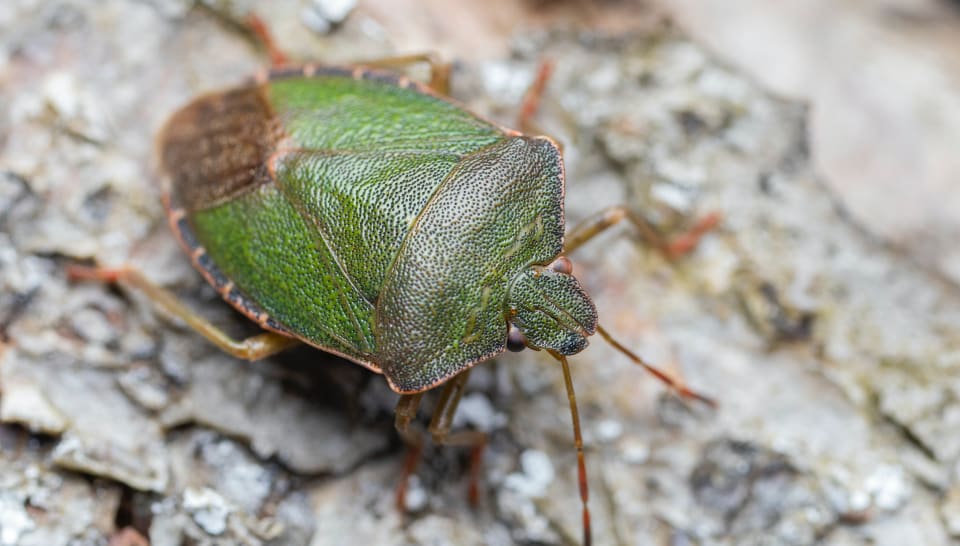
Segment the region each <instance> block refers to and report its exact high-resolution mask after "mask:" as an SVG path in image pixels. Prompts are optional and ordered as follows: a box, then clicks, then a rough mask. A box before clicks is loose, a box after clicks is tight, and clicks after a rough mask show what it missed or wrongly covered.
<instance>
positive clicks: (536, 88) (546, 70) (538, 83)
mask: <svg viewBox="0 0 960 546" xmlns="http://www.w3.org/2000/svg"><path fill="white" fill-rule="evenodd" d="M551 74H553V61H551V60H550V59H543V60H542V61H540V66H539V67H538V68H537V75H536V77H535V78H534V79H533V83H531V84H530V87H528V88H527V92H526V93H525V94H524V95H523V102H522V103H521V104H520V112H519V113H518V114H517V129H520V130H521V131H522V132H524V133H540V132H541V131H540V130H539V129H538V128H537V126H536V125H534V123H533V121H532V120H533V116H534V115H536V113H537V110H539V109H540V101H541V100H542V99H543V93H544V90H546V88H547V82H548V81H549V80H550V75H551Z"/></svg>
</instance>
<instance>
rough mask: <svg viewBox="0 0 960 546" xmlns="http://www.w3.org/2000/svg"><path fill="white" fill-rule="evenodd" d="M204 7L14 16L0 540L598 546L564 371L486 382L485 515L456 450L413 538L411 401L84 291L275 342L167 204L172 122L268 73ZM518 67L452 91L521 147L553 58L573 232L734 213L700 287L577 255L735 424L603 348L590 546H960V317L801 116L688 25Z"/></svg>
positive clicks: (652, 258)
mask: <svg viewBox="0 0 960 546" xmlns="http://www.w3.org/2000/svg"><path fill="white" fill-rule="evenodd" d="M213 4H215V3H213ZM271 6H272V7H271V11H270V12H267V13H264V14H263V15H265V16H266V17H267V22H268V24H271V25H276V26H278V27H283V28H287V27H289V26H291V25H292V26H297V25H299V23H298V21H300V19H299V17H300V14H299V13H298V10H299V9H300V7H301V6H300V4H299V3H298V2H293V1H291V2H275V3H271ZM273 6H275V7H273ZM235 7H236V6H235ZM188 8H189V6H188V3H187V2H183V3H179V4H178V3H166V2H156V3H153V2H141V1H133V0H109V1H105V2H80V1H75V2H66V1H65V2H55V3H34V2H25V1H24V2H21V1H19V0H16V1H13V2H6V3H4V4H3V6H2V7H0V104H3V105H4V108H3V109H2V110H0V421H3V424H0V544H2V545H4V546H5V545H6V544H18V545H34V544H35V545H44V546H47V545H51V544H66V543H68V542H71V541H72V543H74V544H86V543H89V544H98V543H103V541H104V540H105V539H107V538H108V537H110V536H113V535H114V534H116V533H117V532H118V530H119V528H121V527H132V528H134V529H137V530H138V531H139V532H140V533H142V534H144V535H145V536H146V537H147V538H148V539H149V540H150V541H151V543H152V544H155V545H163V544H180V543H182V542H189V541H197V542H201V543H202V542H204V541H207V540H210V539H217V540H220V541H221V542H223V543H230V544H233V543H238V544H265V543H270V544H291V545H293V544H312V545H314V546H319V545H324V544H343V543H367V544H428V543H437V542H440V543H451V544H511V543H546V544H568V543H575V542H576V541H577V540H578V537H579V536H580V529H579V524H580V519H579V497H578V495H577V490H576V487H577V485H576V474H575V454H574V450H573V448H572V441H571V431H570V425H569V420H570V418H569V415H568V413H567V407H566V397H565V394H564V392H563V385H562V376H561V373H560V370H559V368H558V367H557V365H556V364H555V363H554V362H552V361H551V360H550V359H549V358H547V357H546V356H545V355H542V354H538V353H533V352H527V353H521V354H519V355H506V356H503V357H500V358H498V360H497V362H490V363H485V364H482V365H480V366H478V368H477V369H476V371H475V372H474V374H473V375H472V377H471V381H470V383H469V385H468V393H467V395H466V396H465V398H464V401H463V403H462V404H461V408H460V410H461V411H460V414H459V419H458V422H457V424H456V426H457V427H460V426H472V427H476V428H479V429H482V430H486V431H488V432H489V433H490V435H491V443H490V445H489V447H488V449H487V450H486V454H485V463H484V471H483V475H484V480H483V483H482V487H481V489H482V494H481V503H480V505H479V507H477V508H471V507H470V506H469V505H468V504H467V502H466V485H467V464H468V461H467V454H466V453H464V452H463V450H460V449H457V448H442V449H440V448H437V449H428V450H427V453H426V456H425V458H424V461H423V462H422V463H421V465H420V467H419V469H418V470H417V472H416V475H415V476H414V477H413V478H412V480H411V488H410V491H409V493H408V497H407V504H408V506H409V507H410V514H409V515H408V516H406V517H403V516H401V514H399V513H398V512H397V511H396V510H395V508H394V504H393V490H394V487H395V485H396V482H397V479H398V476H399V473H400V469H401V467H402V464H403V450H402V445H401V443H400V441H399V440H398V439H397V438H396V437H395V435H394V433H393V431H392V406H393V404H394V403H395V401H396V398H395V395H393V394H392V393H390V392H389V389H388V388H387V386H386V384H385V383H384V381H383V379H382V377H379V376H374V375H372V374H369V373H368V372H366V371H365V370H363V369H361V368H359V367H358V366H355V365H351V364H347V363H343V362H340V361H337V360H336V359H334V358H332V357H329V356H326V355H323V354H322V353H318V352H316V351H312V350H309V349H304V350H295V351H291V352H290V353H288V354H285V355H281V356H279V357H277V358H273V359H270V360H268V361H264V362H259V363H255V364H248V363H243V362H238V361H236V360H234V359H232V358H230V357H228V356H225V355H222V354H220V353H218V352H217V351H216V350H215V349H214V348H212V347H210V346H209V345H208V344H207V343H206V342H204V341H203V340H202V339H200V338H199V337H197V336H196V335H193V334H191V333H190V332H188V331H185V330H184V329H183V328H182V327H181V326H180V325H177V324H174V323H171V322H170V321H168V320H166V319H164V318H163V317H161V316H159V314H158V313H156V312H155V310H154V309H153V308H152V307H151V305H150V304H149V302H147V301H145V300H144V299H143V298H142V297H141V296H140V295H138V294H136V293H132V292H126V291H123V290H120V291H117V290H113V289H111V288H109V287H106V286H101V285H98V284H91V283H70V282H68V281H67V279H66V275H65V268H66V266H67V265H68V264H70V263H73V262H76V261H81V260H96V261H98V262H100V263H102V264H106V265H110V264H119V263H125V262H129V263H132V264H134V265H136V266H137V267H140V268H142V269H143V270H145V271H146V273H147V274H148V275H149V276H150V277H151V278H153V279H155V280H156V281H157V282H160V283H162V284H164V285H166V286H168V287H170V288H171V289H173V290H175V291H177V292H178V293H179V294H181V295H182V296H183V297H184V298H185V299H186V301H187V302H188V303H189V304H190V305H191V306H193V307H194V308H196V309H198V310H199V311H200V312H201V313H202V314H203V315H204V316H206V317H208V318H210V319H211V320H213V321H215V322H216V323H218V324H222V325H224V327H226V328H227V329H228V330H229V331H231V332H232V333H235V334H236V335H238V336H239V335H243V334H246V333H250V332H253V331H255V329H253V328H251V327H250V325H249V324H247V323H246V322H244V320H243V319H242V318H241V317H239V316H237V315H236V314H235V313H233V312H232V311H231V310H230V309H229V308H228V306H227V305H225V304H223V303H222V302H221V301H220V300H219V299H218V298H217V296H216V294H214V293H213V292H212V291H211V290H210V289H209V288H208V287H206V286H205V284H204V282H203V280H202V279H201V278H200V276H199V275H198V274H197V273H195V272H194V271H193V270H192V269H191V267H190V265H189V260H188V258H187V257H186V256H184V255H182V253H181V252H180V250H179V249H178V248H177V245H176V242H175V241H174V238H173V236H172V235H171V234H170V233H169V232H168V231H167V229H166V226H165V222H164V220H163V218H162V217H161V215H162V211H161V207H160V204H159V201H158V188H157V187H156V183H155V180H154V177H153V175H152V172H153V171H152V165H151V147H152V141H153V135H154V134H155V132H156V130H157V129H158V128H159V127H160V125H161V124H162V122H163V121H164V119H165V117H166V116H167V115H168V114H169V113H170V112H172V111H173V110H174V109H175V108H176V107H178V106H180V105H181V104H183V103H185V102H186V101H187V100H189V99H190V98H191V97H193V96H195V95H197V94H199V93H201V92H204V91H208V90H211V89H216V88H222V87H226V86H230V85H233V84H235V83H237V82H239V81H240V80H241V79H242V78H244V77H245V76H247V75H248V74H249V73H251V72H253V71H254V70H256V69H257V68H259V67H260V66H261V65H262V64H263V63H264V62H265V61H264V58H263V57H262V56H261V55H259V54H258V52H257V50H256V48H255V47H253V46H252V45H251V42H250V41H248V40H247V39H246V38H245V37H244V36H243V35H242V33H240V32H238V31H237V29H236V27H235V26H234V25H232V24H231V23H230V21H232V20H236V19H237V15H236V14H235V13H234V12H232V11H229V10H226V9H225V8H224V9H221V8H219V7H216V8H205V7H196V8H192V9H188ZM237 9H239V8H237ZM291 21H293V23H291ZM371 21H372V19H370V18H369V16H367V15H365V14H364V12H363V11H362V10H358V11H357V12H356V13H355V14H354V16H352V17H351V18H350V19H348V20H347V21H346V22H345V23H344V24H343V26H341V27H340V28H339V29H337V30H336V31H334V32H333V33H331V34H330V35H328V36H324V37H317V36H313V35H312V34H310V33H309V32H308V31H306V30H302V31H301V32H289V33H280V36H281V45H282V46H286V47H288V48H290V49H291V50H293V51H297V52H300V51H304V50H308V51H315V52H316V56H317V57H322V58H327V57H329V58H336V59H337V60H342V59H347V58H369V57H375V56H377V55H381V54H384V53H385V52H388V51H390V49H391V43H390V40H389V36H383V35H381V34H378V33H377V32H375V31H372V30H371V28H373V27H372V24H373V23H372V22H371ZM512 47H513V49H514V55H512V56H510V57H509V58H506V57H504V58H500V59H498V60H488V61H473V60H471V61H469V62H465V63H464V64H463V65H462V66H460V67H459V69H458V70H457V71H456V73H455V81H454V83H455V85H454V88H455V93H456V94H457V96H458V97H459V98H460V99H462V100H464V101H466V102H467V103H469V104H470V105H472V106H473V107H474V108H475V109H477V110H478V111H479V112H481V113H484V114H489V115H492V116H494V117H499V118H500V119H502V120H504V121H506V122H507V123H509V121H510V119H511V117H512V115H513V114H512V113H513V112H515V111H516V110H515V109H516V105H517V104H518V103H519V102H520V98H521V94H522V92H523V89H524V88H525V86H526V85H527V83H528V82H529V81H530V79H531V78H532V77H533V74H534V72H535V68H536V65H537V62H538V60H539V59H540V58H541V57H544V56H548V57H550V58H552V59H554V60H555V62H556V73H555V75H554V78H553V79H552V80H551V82H550V86H549V90H548V94H547V96H546V98H545V100H544V105H543V110H542V112H541V113H540V115H539V116H538V118H537V122H538V124H540V125H541V126H542V128H543V130H544V131H546V132H549V133H550V134H551V136H553V137H555V138H557V139H558V140H559V141H561V142H562V143H563V144H564V153H565V157H566V167H567V181H568V186H567V201H566V214H567V218H568V222H569V223H570V224H575V223H576V222H577V220H580V219H583V218H585V217H587V216H589V215H590V214H592V213H593V212H596V211H597V210H599V209H600V208H602V207H604V206H607V205H612V204H619V203H625V204H627V205H628V206H630V207H633V208H635V209H636V210H638V211H641V212H643V213H644V214H646V215H647V216H649V217H650V218H651V219H652V220H654V221H656V222H657V223H658V224H659V225H661V226H663V227H664V229H665V230H670V229H680V228H682V227H683V225H684V224H685V223H687V222H689V219H691V218H693V217H696V216H698V215H702V214H704V213H706V212H708V211H712V210H717V211H720V212H722V214H723V216H724V220H723V223H722V225H721V227H720V228H719V229H718V230H717V232H716V233H715V234H713V235H711V236H710V237H708V238H707V239H706V240H705V241H704V243H703V244H702V245H701V246H700V247H699V248H698V249H697V250H696V252H694V253H693V254H692V255H690V256H689V257H686V258H684V259H682V260H680V261H678V262H677V263H675V264H670V263H667V262H665V261H664V260H663V259H662V258H661V257H660V256H659V255H658V254H656V253H654V252H651V251H650V250H649V249H645V248H643V247H642V246H641V245H640V244H639V243H638V241H639V239H638V238H637V237H636V236H635V234H633V233H631V232H630V230H629V228H627V227H619V228H616V229H614V230H613V233H611V234H608V235H604V236H602V237H600V238H598V239H597V240H596V241H595V242H592V243H591V244H589V245H587V246H586V247H584V248H582V249H580V250H578V251H577V252H576V253H575V254H574V255H573V256H571V258H572V259H573V262H574V264H575V265H574V271H575V273H576V275H577V276H578V278H579V279H581V281H582V283H583V284H584V286H585V287H586V288H587V289H588V290H589V291H590V293H591V295H592V297H593V298H594V299H595V301H596V304H597V309H598V312H599V315H600V322H601V324H603V325H604V326H605V327H606V328H607V329H608V330H610V331H611V332H612V333H613V334H614V335H615V336H616V337H618V338H619V339H621V340H623V341H624V343H625V344H626V345H628V346H629V347H631V348H633V349H635V350H637V351H639V352H640V353H642V354H643V355H645V356H646V357H647V358H648V359H649V360H651V361H654V362H658V363H660V364H661V365H663V366H664V367H666V368H668V369H673V370H675V371H677V372H678V373H679V372H680V371H682V373H683V376H684V378H685V379H686V381H687V383H689V384H690V386H692V387H693V388H696V389H698V390H700V391H703V392H705V393H706V394H708V395H711V396H713V397H714V398H716V399H717V400H718V401H719V404H720V405H719V409H718V410H716V411H710V410H708V409H705V408H702V407H699V406H696V405H693V406H688V405H685V404H683V403H680V402H679V401H678V400H677V399H676V398H675V397H673V396H672V395H670V394H669V393H664V392H663V388H662V387H661V386H660V385H659V384H658V383H657V382H656V381H654V380H653V379H652V378H650V377H649V376H647V375H644V373H643V372H642V370H640V369H638V368H636V367H634V366H632V365H631V364H629V363H628V362H627V361H626V360H625V359H624V358H623V357H621V356H620V355H619V354H617V353H616V352H615V351H614V350H612V349H611V348H610V347H608V346H606V345H604V343H603V342H602V340H599V339H595V340H593V344H592V345H591V346H590V347H589V348H588V349H587V350H586V351H584V352H583V353H582V354H581V355H578V356H576V357H575V358H573V359H572V360H571V365H572V367H573V373H574V376H575V381H576V384H577V394H578V398H579V399H580V404H581V413H582V420H583V424H584V432H585V436H586V438H585V439H586V444H587V465H588V468H589V475H590V486H591V492H592V497H591V499H592V500H591V508H592V510H593V515H594V534H595V539H596V540H595V542H596V543H598V544H638V543H639V544H661V543H670V542H671V541H675V542H684V541H687V542H689V543H692V544H716V545H731V546H732V545H745V544H747V545H749V544H796V545H804V544H831V545H847V544H865V543H872V544H883V545H901V544H926V545H939V544H951V541H956V540H957V536H958V535H960V519H958V516H957V514H958V509H957V505H958V502H957V498H958V497H960V494H958V493H957V492H958V491H960V486H958V485H957V482H956V475H955V474H956V471H955V468H956V464H957V462H958V461H960V442H958V441H957V435H956V433H955V432H956V429H957V426H958V423H957V420H958V415H960V404H958V395H957V393H956V379H955V378H954V376H955V375H956V370H957V368H958V367H960V359H958V358H957V356H956V355H957V354H960V331H958V327H957V324H960V305H958V304H960V296H958V293H957V292H958V291H957V289H956V287H955V286H953V285H951V284H949V283H946V282H944V281H942V280H941V279H939V278H938V277H936V276H934V275H933V274H931V273H929V272H927V271H926V270H924V269H923V268H921V267H919V266H917V265H915V264H914V263H913V262H912V261H911V260H910V259H908V258H905V257H904V256H903V255H902V254H900V253H897V252H893V251H891V250H889V249H888V248H886V247H885V246H884V245H883V244H881V243H879V242H877V241H876V240H875V239H873V238H871V237H870V236H868V235H866V234H865V233H864V232H863V230H862V229H860V228H859V227H858V225H856V224H855V223H853V222H851V221H850V219H849V218H848V217H847V216H846V214H845V213H844V208H843V206H842V203H841V202H839V201H838V200H837V199H835V198H834V197H833V195H832V194H831V192H830V191H829V190H828V189H827V186H826V185H825V184H824V183H823V182H822V181H821V180H820V179H819V177H818V173H817V172H815V171H814V169H812V168H811V164H810V159H809V157H808V156H807V149H808V146H807V141H806V122H807V120H808V115H809V113H808V111H807V110H806V108H804V107H803V106H802V105H799V104H795V103H791V102H787V101H783V100H779V99H776V98H774V97H772V96H770V95H769V94H767V93H765V92H764V91H763V90H761V89H760V88H758V87H757V86H756V85H755V84H753V83H752V82H751V81H750V80H748V79H746V78H744V77H743V76H742V75H740V74H738V73H737V72H736V71H735V70H733V69H731V68H729V67H727V66H724V65H723V64H722V63H720V62H718V61H717V60H716V59H715V58H713V57H711V56H710V55H709V54H708V53H706V52H705V51H704V50H703V49H701V48H699V47H698V46H697V45H695V44H694V43H692V42H691V41H689V40H688V39H686V38H685V37H683V36H681V35H678V34H677V33H675V31H671V30H668V29H666V28H660V29H654V30H650V29H646V30H643V31H637V32H633V33H627V34H621V35H618V36H606V35H602V34H597V33H577V32H573V31H567V32H562V31H552V32H544V33H536V34H519V35H518V36H517V37H516V38H515V39H514V41H513V46H512ZM431 403H432V402H431V401H430V400H429V399H428V402H427V404H426V405H427V406H429V405H431ZM90 477H93V479H89V478H90ZM944 492H945V493H946V494H942V493H944Z"/></svg>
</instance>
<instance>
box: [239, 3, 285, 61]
mask: <svg viewBox="0 0 960 546" xmlns="http://www.w3.org/2000/svg"><path fill="white" fill-rule="evenodd" d="M244 23H246V25H247V28H248V29H249V30H250V32H251V33H253V36H254V37H255V38H256V39H257V41H258V42H260V45H262V46H263V48H264V49H266V50H267V54H268V55H270V65H271V66H274V67H277V66H284V65H286V64H288V63H289V62H290V60H289V59H288V58H287V54H286V53H284V52H283V50H282V49H280V48H279V47H277V42H276V41H274V39H273V34H271V33H270V29H269V28H267V25H266V23H264V22H263V19H261V18H260V17H259V16H257V15H256V14H255V13H251V14H250V15H247V17H246V20H245V21H244Z"/></svg>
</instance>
